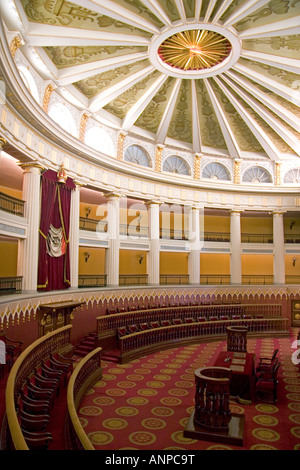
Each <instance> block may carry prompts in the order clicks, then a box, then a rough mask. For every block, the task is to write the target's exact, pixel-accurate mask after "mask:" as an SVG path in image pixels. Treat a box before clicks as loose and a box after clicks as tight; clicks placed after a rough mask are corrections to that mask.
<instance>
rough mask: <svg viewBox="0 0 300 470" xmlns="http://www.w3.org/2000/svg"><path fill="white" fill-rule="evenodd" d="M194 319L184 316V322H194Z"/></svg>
mask: <svg viewBox="0 0 300 470" xmlns="http://www.w3.org/2000/svg"><path fill="white" fill-rule="evenodd" d="M194 322H195V319H194V318H186V320H185V323H194Z"/></svg>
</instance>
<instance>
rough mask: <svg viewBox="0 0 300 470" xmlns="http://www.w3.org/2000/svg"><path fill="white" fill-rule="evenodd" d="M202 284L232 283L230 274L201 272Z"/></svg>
mask: <svg viewBox="0 0 300 470" xmlns="http://www.w3.org/2000/svg"><path fill="white" fill-rule="evenodd" d="M200 284H204V285H212V286H214V285H228V284H230V274H228V275H227V274H225V275H221V274H209V275H206V274H201V275H200Z"/></svg>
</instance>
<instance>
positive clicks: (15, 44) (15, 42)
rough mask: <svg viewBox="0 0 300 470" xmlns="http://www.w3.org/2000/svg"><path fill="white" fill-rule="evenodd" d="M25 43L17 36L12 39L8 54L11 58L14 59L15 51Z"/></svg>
mask: <svg viewBox="0 0 300 470" xmlns="http://www.w3.org/2000/svg"><path fill="white" fill-rule="evenodd" d="M24 44H25V42H24V39H23V38H22V37H21V36H20V34H18V35H17V36H15V37H14V38H13V40H12V41H11V43H10V52H11V55H12V57H13V58H15V56H16V53H17V50H18V49H19V48H20V47H21V46H24Z"/></svg>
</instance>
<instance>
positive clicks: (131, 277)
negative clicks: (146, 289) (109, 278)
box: [119, 274, 148, 286]
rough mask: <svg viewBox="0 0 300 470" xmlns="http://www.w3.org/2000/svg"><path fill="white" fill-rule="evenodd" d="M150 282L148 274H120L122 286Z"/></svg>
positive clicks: (143, 284)
mask: <svg viewBox="0 0 300 470" xmlns="http://www.w3.org/2000/svg"><path fill="white" fill-rule="evenodd" d="M147 284H148V274H120V275H119V285H120V286H146V285H147Z"/></svg>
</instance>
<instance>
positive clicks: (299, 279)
mask: <svg viewBox="0 0 300 470" xmlns="http://www.w3.org/2000/svg"><path fill="white" fill-rule="evenodd" d="M285 283H286V284H300V276H290V275H286V276H285Z"/></svg>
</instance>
